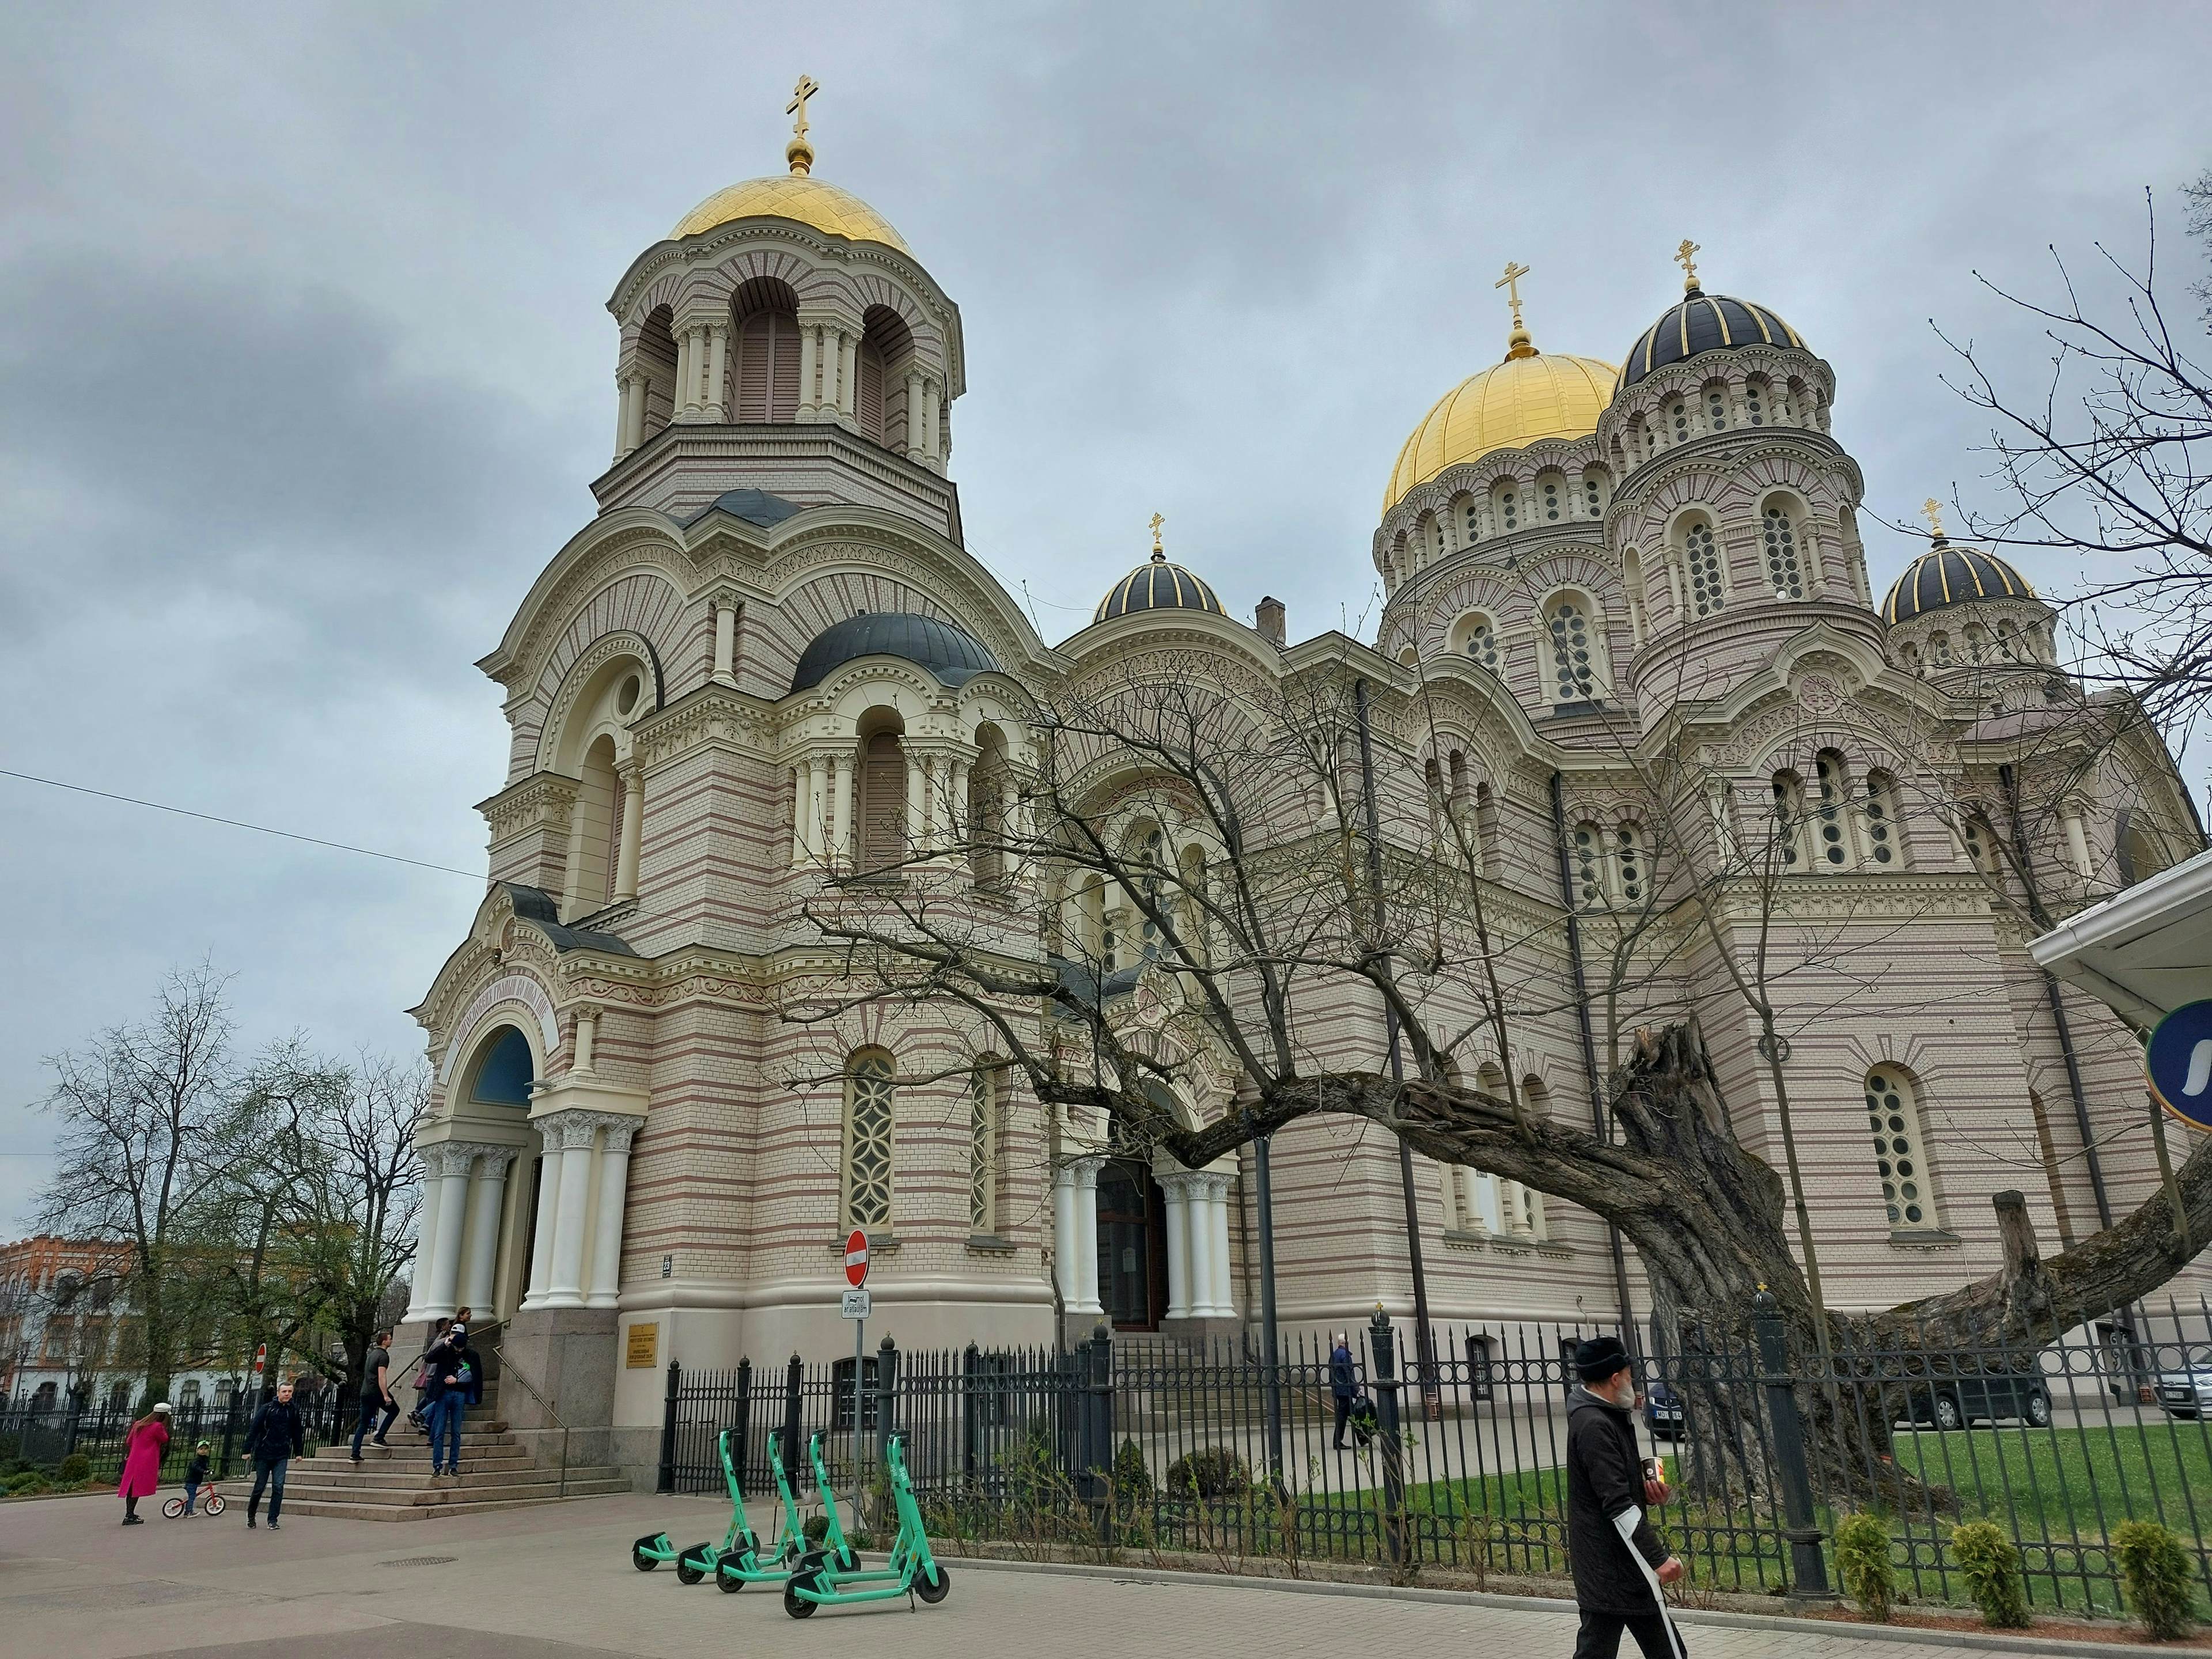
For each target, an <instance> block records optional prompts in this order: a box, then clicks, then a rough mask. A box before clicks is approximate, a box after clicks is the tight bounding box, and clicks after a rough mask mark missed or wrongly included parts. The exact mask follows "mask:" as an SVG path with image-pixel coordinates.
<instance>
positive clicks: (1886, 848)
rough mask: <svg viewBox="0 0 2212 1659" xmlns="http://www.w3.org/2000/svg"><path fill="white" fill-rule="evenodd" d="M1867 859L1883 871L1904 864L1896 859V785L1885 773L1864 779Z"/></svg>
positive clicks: (1897, 857)
mask: <svg viewBox="0 0 2212 1659" xmlns="http://www.w3.org/2000/svg"><path fill="white" fill-rule="evenodd" d="M1864 822H1865V825H1866V848H1867V857H1868V858H1869V860H1872V861H1873V862H1874V863H1875V864H1876V865H1878V866H1881V868H1883V869H1885V870H1894V869H1897V868H1898V867H1899V866H1900V865H1902V864H1903V863H1904V860H1902V859H1901V858H1899V856H1898V851H1899V849H1898V844H1897V786H1896V784H1895V782H1894V781H1893V780H1892V779H1891V777H1890V775H1889V774H1888V773H1887V772H1879V771H1877V772H1869V773H1868V774H1867V780H1866V806H1865V820H1864Z"/></svg>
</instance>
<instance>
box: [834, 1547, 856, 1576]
mask: <svg viewBox="0 0 2212 1659" xmlns="http://www.w3.org/2000/svg"><path fill="white" fill-rule="evenodd" d="M837 1571H840V1572H858V1571H860V1557H859V1556H857V1555H855V1554H854V1553H853V1547H852V1546H851V1545H849V1544H848V1545H847V1546H846V1547H844V1548H843V1549H841V1550H839V1551H838V1552H837Z"/></svg>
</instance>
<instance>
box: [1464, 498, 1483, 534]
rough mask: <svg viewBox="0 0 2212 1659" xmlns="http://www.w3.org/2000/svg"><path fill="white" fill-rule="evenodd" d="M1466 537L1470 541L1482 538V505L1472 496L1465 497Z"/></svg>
mask: <svg viewBox="0 0 2212 1659" xmlns="http://www.w3.org/2000/svg"><path fill="white" fill-rule="evenodd" d="M1466 522H1467V538H1468V540H1469V541H1470V542H1475V541H1480V540H1481V539H1482V507H1481V504H1480V502H1478V501H1476V500H1475V499H1474V496H1472V495H1469V496H1468V497H1467V520H1466Z"/></svg>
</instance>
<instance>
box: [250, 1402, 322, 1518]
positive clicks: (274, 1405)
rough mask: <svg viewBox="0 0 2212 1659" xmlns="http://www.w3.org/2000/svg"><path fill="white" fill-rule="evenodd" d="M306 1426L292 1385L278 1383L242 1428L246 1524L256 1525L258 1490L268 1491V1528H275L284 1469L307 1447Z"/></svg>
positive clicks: (281, 1500)
mask: <svg viewBox="0 0 2212 1659" xmlns="http://www.w3.org/2000/svg"><path fill="white" fill-rule="evenodd" d="M306 1449H307V1424H306V1423H305V1422H304V1421H303V1420H301V1416H300V1408H299V1407H297V1406H295V1405H294V1404H293V1403H292V1385H291V1384H290V1383H278V1384H277V1385H276V1398H275V1399H274V1400H269V1401H263V1402H262V1406H261V1409H260V1410H259V1411H258V1412H256V1413H253V1421H252V1422H251V1423H250V1424H248V1425H246V1455H247V1456H248V1457H250V1458H252V1460H253V1492H252V1495H251V1496H250V1497H248V1498H246V1525H247V1526H249V1527H258V1526H259V1525H260V1524H261V1523H260V1522H258V1521H257V1520H255V1519H254V1513H255V1511H256V1510H259V1509H260V1507H261V1492H262V1489H263V1488H264V1487H266V1488H268V1491H269V1529H270V1531H271V1532H274V1531H275V1530H276V1513H277V1511H278V1510H282V1509H283V1507H284V1471H285V1470H286V1469H287V1468H290V1467H291V1462H292V1460H293V1459H294V1458H295V1457H297V1456H299V1455H300V1454H301V1452H303V1451H305V1450H306Z"/></svg>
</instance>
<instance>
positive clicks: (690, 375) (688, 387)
mask: <svg viewBox="0 0 2212 1659" xmlns="http://www.w3.org/2000/svg"><path fill="white" fill-rule="evenodd" d="M697 332H698V331H697V330H696V329H689V328H687V329H685V330H684V331H683V332H682V333H681V334H679V335H678V336H677V337H676V395H675V397H673V398H671V399H670V400H669V401H670V402H671V404H674V405H675V406H674V408H673V409H671V410H670V411H669V418H670V419H671V420H676V421H680V420H682V419H683V418H684V416H687V415H689V414H690V412H691V410H692V408H693V406H694V404H696V400H697V395H698V385H699V359H698V356H697V355H696V347H695V346H694V345H693V343H692V342H693V340H694V338H695V337H696V334H697Z"/></svg>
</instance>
